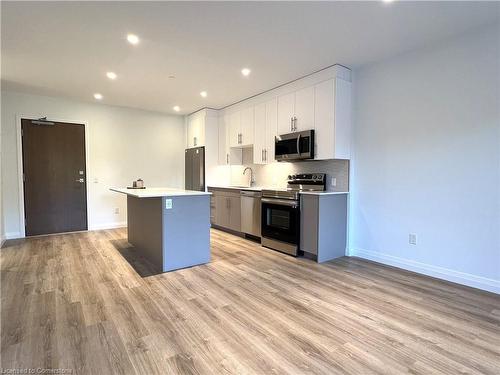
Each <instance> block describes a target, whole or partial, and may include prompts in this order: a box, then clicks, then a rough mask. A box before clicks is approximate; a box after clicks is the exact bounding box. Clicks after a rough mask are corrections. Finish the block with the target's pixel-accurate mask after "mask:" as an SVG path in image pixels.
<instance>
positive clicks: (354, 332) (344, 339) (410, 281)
mask: <svg viewBox="0 0 500 375" xmlns="http://www.w3.org/2000/svg"><path fill="white" fill-rule="evenodd" d="M136 254H137V253H136V252H134V249H132V248H130V245H129V244H128V243H127V241H126V230H125V229H116V230H106V231H95V232H87V233H75V234H66V235H56V236H47V237H39V238H32V239H28V240H17V241H10V242H8V243H7V245H6V247H4V248H3V249H2V250H1V282H2V283H1V293H2V294H1V367H2V368H3V369H7V368H66V369H71V370H72V371H73V374H74V373H78V374H80V373H81V374H114V373H117V374H176V373H179V374H191V373H196V374H223V373H227V374H269V373H278V374H337V373H338V374H372V373H378V374H400V373H414V374H417V373H418V374H425V375H427V374H434V373H446V374H458V373H471V374H479V373H483V374H499V373H500V371H499V369H500V297H499V296H498V295H494V294H490V293H486V292H481V291H479V290H475V289H471V288H467V287H463V286H459V285H455V284H451V283H447V282H442V281H438V280H435V279H432V278H428V277H425V276H420V275H417V274H414V273H410V272H405V271H402V270H398V269H395V268H391V267H385V266H382V265H379V264H376V263H371V262H368V261H364V260H361V259H356V258H342V259H339V260H337V261H333V262H329V263H326V264H322V265H318V264H316V263H314V262H312V261H310V260H305V259H295V258H293V257H290V256H286V255H283V254H280V253H277V252H273V251H271V250H268V249H264V248H262V247H260V246H259V245H258V244H256V243H254V242H251V241H247V240H244V239H242V238H239V237H235V236H232V235H229V234H226V233H223V232H220V231H216V230H213V231H212V262H211V263H210V264H207V265H204V266H198V267H193V268H189V269H184V270H180V271H176V272H171V273H165V274H155V270H154V269H151V267H149V266H148V265H146V264H145V262H144V261H143V260H142V259H140V257H138V256H137V255H136ZM127 259H128V261H127ZM131 264H132V265H133V266H132V265H131Z"/></svg>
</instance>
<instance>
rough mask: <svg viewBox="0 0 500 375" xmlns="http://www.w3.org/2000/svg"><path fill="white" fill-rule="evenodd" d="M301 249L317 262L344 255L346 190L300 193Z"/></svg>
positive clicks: (345, 244) (345, 240)
mask: <svg viewBox="0 0 500 375" xmlns="http://www.w3.org/2000/svg"><path fill="white" fill-rule="evenodd" d="M300 210H301V212H300V249H301V250H302V251H304V252H306V253H309V254H312V255H313V256H314V257H315V258H316V259H317V261H318V262H319V263H321V262H326V261H328V260H332V259H335V258H338V257H341V256H344V255H345V252H346V246H347V194H324V195H321V194H317V195H313V194H311V195H310V194H302V195H301V197H300Z"/></svg>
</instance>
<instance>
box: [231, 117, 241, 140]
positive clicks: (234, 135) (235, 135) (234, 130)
mask: <svg viewBox="0 0 500 375" xmlns="http://www.w3.org/2000/svg"><path fill="white" fill-rule="evenodd" d="M240 130H241V112H240V111H238V112H234V113H231V114H230V115H229V147H240V144H241V143H240V142H241V138H240V133H241V131H240Z"/></svg>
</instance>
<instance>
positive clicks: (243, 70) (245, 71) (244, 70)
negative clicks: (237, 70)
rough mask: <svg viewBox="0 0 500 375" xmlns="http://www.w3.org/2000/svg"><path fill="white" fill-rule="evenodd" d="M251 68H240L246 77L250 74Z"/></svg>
mask: <svg viewBox="0 0 500 375" xmlns="http://www.w3.org/2000/svg"><path fill="white" fill-rule="evenodd" d="M250 72H251V70H250V69H248V68H243V69H241V74H243V75H244V76H245V77H248V76H249V75H250Z"/></svg>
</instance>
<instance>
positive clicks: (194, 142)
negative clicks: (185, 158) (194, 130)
mask: <svg viewBox="0 0 500 375" xmlns="http://www.w3.org/2000/svg"><path fill="white" fill-rule="evenodd" d="M193 144H194V145H195V146H196V137H193Z"/></svg>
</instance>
